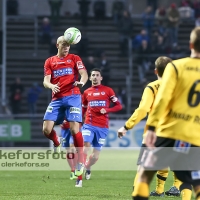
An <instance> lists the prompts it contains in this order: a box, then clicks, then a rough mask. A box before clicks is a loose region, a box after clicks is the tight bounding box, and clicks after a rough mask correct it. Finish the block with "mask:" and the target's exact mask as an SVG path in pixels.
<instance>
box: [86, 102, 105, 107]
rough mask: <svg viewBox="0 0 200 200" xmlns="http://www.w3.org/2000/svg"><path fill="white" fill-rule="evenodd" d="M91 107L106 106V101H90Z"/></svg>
mask: <svg viewBox="0 0 200 200" xmlns="http://www.w3.org/2000/svg"><path fill="white" fill-rule="evenodd" d="M89 105H90V107H98V106H106V101H90V102H89Z"/></svg>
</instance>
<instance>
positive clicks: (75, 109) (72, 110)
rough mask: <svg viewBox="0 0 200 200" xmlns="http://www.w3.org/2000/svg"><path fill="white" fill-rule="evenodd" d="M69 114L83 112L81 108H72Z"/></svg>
mask: <svg viewBox="0 0 200 200" xmlns="http://www.w3.org/2000/svg"><path fill="white" fill-rule="evenodd" d="M69 112H70V113H78V114H80V113H81V110H80V108H77V107H71V108H70V109H69Z"/></svg>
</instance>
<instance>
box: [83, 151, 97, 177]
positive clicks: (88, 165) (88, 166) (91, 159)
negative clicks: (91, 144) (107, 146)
mask: <svg viewBox="0 0 200 200" xmlns="http://www.w3.org/2000/svg"><path fill="white" fill-rule="evenodd" d="M99 154H100V151H98V150H96V149H95V148H94V149H93V152H92V154H91V155H90V157H89V160H88V162H87V163H86V165H85V168H86V171H85V179H86V180H89V179H90V178H91V166H92V165H94V164H95V163H96V162H97V160H98V159H99Z"/></svg>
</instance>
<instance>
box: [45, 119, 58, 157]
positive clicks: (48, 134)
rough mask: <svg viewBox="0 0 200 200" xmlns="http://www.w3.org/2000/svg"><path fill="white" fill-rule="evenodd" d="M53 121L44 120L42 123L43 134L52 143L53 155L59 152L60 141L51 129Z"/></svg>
mask: <svg viewBox="0 0 200 200" xmlns="http://www.w3.org/2000/svg"><path fill="white" fill-rule="evenodd" d="M53 127H54V121H49V120H46V121H44V122H43V128H42V130H43V134H44V135H45V136H46V137H47V138H48V139H50V140H52V141H53V145H54V153H56V152H60V141H59V137H58V136H57V134H56V131H55V130H54V129H53Z"/></svg>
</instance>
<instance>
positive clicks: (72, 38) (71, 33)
mask: <svg viewBox="0 0 200 200" xmlns="http://www.w3.org/2000/svg"><path fill="white" fill-rule="evenodd" d="M64 39H65V40H66V41H67V42H68V43H69V44H77V43H78V42H79V41H80V40H81V32H80V31H79V30H78V29H77V28H75V27H71V28H68V29H67V30H66V31H65V32H64Z"/></svg>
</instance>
